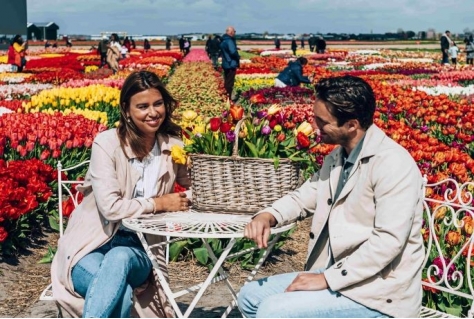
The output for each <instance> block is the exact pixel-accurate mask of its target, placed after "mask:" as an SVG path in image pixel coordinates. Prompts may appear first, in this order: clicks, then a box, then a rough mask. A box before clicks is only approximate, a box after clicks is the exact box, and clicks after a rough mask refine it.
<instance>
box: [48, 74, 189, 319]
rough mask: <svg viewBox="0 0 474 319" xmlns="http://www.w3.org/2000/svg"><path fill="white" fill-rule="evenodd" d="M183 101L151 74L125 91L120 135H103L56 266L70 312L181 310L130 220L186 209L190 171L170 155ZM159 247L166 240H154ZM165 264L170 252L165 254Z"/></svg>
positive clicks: (158, 313)
mask: <svg viewBox="0 0 474 319" xmlns="http://www.w3.org/2000/svg"><path fill="white" fill-rule="evenodd" d="M175 107H176V101H175V100H174V99H173V98H172V97H171V95H170V94H169V93H168V91H167V90H166V89H165V87H164V86H163V84H162V83H161V82H160V80H159V78H158V77H157V76H156V75H155V74H154V73H151V72H149V71H139V72H134V73H132V74H130V75H129V76H128V78H127V79H126V80H125V82H124V85H123V88H122V91H121V93H120V120H119V126H118V128H117V129H111V130H108V131H105V132H102V133H100V134H99V135H97V137H96V138H95V140H94V143H93V145H92V154H91V162H90V166H89V170H88V172H87V175H86V178H85V183H84V185H83V186H82V187H80V189H79V190H80V191H81V192H82V193H83V194H84V200H83V201H82V203H81V204H80V205H79V206H78V207H77V208H76V209H75V211H74V212H73V213H72V217H71V218H70V220H69V224H68V226H67V229H66V232H65V233H64V236H63V237H62V238H61V239H60V241H59V245H58V251H57V253H56V255H55V257H54V260H53V263H52V267H51V277H52V283H53V291H54V297H55V298H56V299H57V301H58V302H59V304H60V305H61V306H62V307H63V308H64V310H66V311H67V312H68V313H69V314H71V315H73V316H80V315H81V314H82V316H84V317H96V318H97V317H130V316H131V314H132V313H131V310H132V294H133V290H134V289H135V288H137V287H140V292H139V293H137V291H135V292H134V293H135V297H136V300H135V298H133V303H134V304H133V306H134V307H133V308H134V309H133V310H134V312H133V315H134V316H140V317H169V316H173V315H174V312H173V310H172V308H171V307H170V306H169V304H168V301H167V300H166V297H165V295H164V292H163V291H162V289H161V286H160V285H159V284H158V281H157V280H156V279H155V277H154V272H152V271H151V270H152V265H151V262H150V260H149V259H148V257H147V255H146V253H145V251H144V250H143V248H142V246H141V244H140V241H139V239H138V237H137V235H136V234H135V233H134V232H130V231H127V229H125V228H124V227H123V226H122V223H121V221H122V219H124V218H136V217H140V216H141V215H143V214H152V213H153V214H158V213H160V212H165V211H179V210H186V209H188V207H189V200H188V198H187V197H186V193H173V191H174V183H175V181H176V182H177V183H179V184H180V185H182V186H184V187H186V188H188V187H189V186H190V185H191V182H190V179H189V175H188V172H187V169H186V167H185V166H183V165H178V164H176V163H175V162H174V161H173V160H172V158H171V155H170V149H171V147H172V146H173V145H180V146H181V145H182V141H181V138H180V136H181V128H180V127H179V126H178V125H176V124H175V123H173V122H172V120H171V118H172V113H173V111H174V109H175ZM147 240H148V242H149V243H158V242H160V241H162V238H158V237H156V236H155V237H154V236H152V237H150V238H147ZM158 253H159V255H158V257H159V259H160V261H161V262H160V265H161V266H162V267H166V265H165V263H164V253H163V250H162V249H161V250H160V251H159V252H158Z"/></svg>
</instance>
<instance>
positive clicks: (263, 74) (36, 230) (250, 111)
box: [0, 48, 474, 309]
mask: <svg viewBox="0 0 474 319" xmlns="http://www.w3.org/2000/svg"><path fill="white" fill-rule="evenodd" d="M297 55H298V56H305V57H306V58H307V59H308V61H309V63H308V65H306V66H305V67H304V73H305V75H314V81H317V80H318V79H321V78H324V77H331V76H338V75H344V74H350V75H355V76H360V77H362V78H364V79H366V80H367V81H368V82H369V83H370V84H371V85H372V87H373V89H374V91H375V94H376V98H377V110H376V114H375V124H376V125H377V126H379V127H380V128H382V129H383V130H384V131H385V132H386V133H387V134H388V135H389V136H390V137H391V138H392V139H394V140H395V141H397V142H398V143H399V144H400V145H402V146H403V147H404V148H406V149H407V150H408V151H409V152H410V154H411V155H412V156H413V158H414V159H415V160H416V162H417V163H418V167H419V169H420V171H421V173H422V174H423V175H426V177H427V179H428V182H429V183H433V182H436V181H441V180H443V179H446V178H452V179H454V180H456V181H458V182H460V183H464V182H467V181H472V180H473V176H474V160H473V155H474V134H473V129H474V128H473V125H474V109H473V104H474V69H473V68H472V67H470V66H465V65H463V64H461V65H458V68H457V69H454V68H453V67H451V66H443V65H441V64H440V63H439V59H440V53H438V52H436V53H432V52H428V51H419V50H417V51H408V50H350V49H348V50H329V51H328V52H327V53H326V54H315V53H311V52H309V51H304V50H298V51H297ZM241 56H242V60H241V67H240V69H238V71H237V76H236V82H235V87H234V92H235V94H236V95H237V96H238V100H237V102H236V103H235V104H237V105H239V107H240V106H241V107H242V108H243V109H244V110H245V114H246V116H248V117H255V118H259V119H262V118H263V117H262V116H261V115H262V114H263V113H262V112H264V113H265V116H264V118H265V120H264V121H268V123H267V122H265V123H264V124H262V123H261V122H258V123H257V124H259V125H260V124H262V125H263V126H262V132H263V129H265V131H264V134H266V135H270V134H272V132H273V131H275V139H271V138H270V139H268V141H267V142H265V143H273V142H272V141H276V139H278V138H279V137H280V140H278V141H283V140H284V138H285V136H283V137H282V135H281V134H285V132H290V131H291V130H293V129H294V130H295V131H297V133H302V134H299V135H297V138H296V139H295V141H294V143H296V144H294V145H295V151H296V150H298V151H301V149H306V153H305V154H306V157H305V158H304V159H305V161H306V162H305V164H306V166H304V169H305V174H306V175H305V176H309V175H310V174H311V173H312V172H313V171H314V170H315V169H317V168H318V167H319V165H320V164H321V163H322V160H323V158H324V156H325V155H327V154H328V153H329V152H330V151H331V150H332V149H333V148H334V146H331V145H323V144H319V143H318V141H317V139H311V141H309V140H308V138H307V136H309V135H311V134H308V133H310V132H305V131H306V129H307V128H308V127H309V124H310V123H311V122H312V120H313V114H312V103H313V101H314V96H313V90H312V88H311V86H309V85H307V86H301V87H296V88H275V87H273V83H274V79H275V77H276V76H277V74H278V73H279V72H280V71H281V70H283V68H285V66H286V65H287V63H288V60H289V59H290V58H291V51H286V50H279V51H276V50H263V49H253V50H247V51H245V52H241ZM6 60H7V57H6V52H3V53H1V52H0V181H1V182H0V253H1V254H7V255H8V254H18V252H19V251H21V248H22V247H25V246H27V245H28V243H29V242H30V241H31V239H32V238H34V237H35V236H38V235H40V234H41V233H42V232H43V231H44V230H45V229H49V230H51V229H57V226H58V216H57V208H58V205H62V206H63V208H64V211H65V214H66V215H67V214H70V213H71V211H72V208H73V206H72V201H71V200H70V199H68V198H62V199H58V198H57V197H56V191H57V182H56V179H57V176H56V174H57V173H56V165H57V162H58V160H60V161H61V163H62V164H63V167H69V166H73V165H75V164H78V163H79V162H81V161H84V160H86V159H88V157H89V156H90V149H91V145H92V142H93V139H94V137H95V136H96V135H97V134H98V133H99V132H101V131H104V130H106V129H108V128H113V127H115V126H116V125H117V121H118V118H119V111H118V99H119V94H120V89H121V86H122V83H123V81H124V79H125V78H126V77H127V75H128V74H129V73H130V72H132V71H133V70H140V69H147V70H150V71H153V72H155V73H157V74H158V75H159V76H160V77H161V78H162V79H163V81H164V82H165V83H167V88H168V89H169V91H170V92H171V93H172V95H173V96H174V97H175V98H176V99H177V100H178V101H179V107H178V109H177V111H176V113H175V115H176V121H177V122H178V123H179V124H180V125H181V126H182V128H183V131H184V135H185V142H186V144H187V145H188V147H187V149H189V143H190V140H189V139H188V138H190V136H189V135H193V136H195V135H196V134H203V133H204V132H205V131H206V130H207V129H208V128H209V127H210V125H211V124H212V125H213V129H215V130H217V131H218V130H219V129H220V130H223V129H225V130H226V132H228V131H230V130H232V129H233V124H232V121H226V118H228V117H229V116H230V115H229V112H228V111H229V109H230V108H231V107H232V106H231V105H230V104H231V103H230V102H228V101H227V100H226V97H225V90H224V86H223V84H224V83H223V77H222V73H221V72H220V71H221V70H218V71H216V70H214V69H213V67H212V65H211V62H210V60H209V58H208V57H207V55H206V53H205V51H204V50H202V49H198V48H193V49H192V50H191V52H190V54H188V55H187V56H186V57H184V58H183V56H182V54H181V53H180V52H179V51H174V50H171V51H164V50H150V51H148V52H147V53H145V52H143V50H140V49H136V50H133V51H132V52H131V53H130V56H128V57H127V58H125V59H122V60H121V61H120V63H119V64H120V71H119V72H117V73H116V74H115V75H114V74H112V72H111V71H110V70H109V69H108V68H107V67H105V68H99V65H100V57H99V55H97V53H96V52H89V51H87V50H84V51H81V50H70V49H54V51H52V50H48V51H45V50H36V51H30V52H28V63H27V65H26V68H25V70H24V73H10V72H9V66H8V65H7V64H6ZM271 108H272V109H271ZM277 111H278V113H276V112H277ZM217 120H219V122H217ZM254 124H255V123H254ZM227 136H232V134H227ZM232 138H233V139H235V138H236V137H235V136H233V137H232ZM229 141H231V140H230V139H229ZM270 146H271V145H268V147H267V146H264V145H260V147H261V148H266V149H267V150H268V149H271V147H270ZM185 149H186V148H185ZM250 150H251V151H252V152H253V151H254V150H253V149H252V148H251V149H250ZM290 155H291V154H290ZM180 156H184V155H183V153H180ZM183 161H184V160H183ZM84 173H85V172H84V171H83V170H82V171H73V172H72V173H71V174H70V175H69V176H68V179H78V178H81V177H82V176H84ZM176 187H177V189H179V185H177V186H176ZM427 192H429V195H430V196H431V197H432V198H439V199H442V195H441V194H442V193H441V191H439V190H437V189H428V190H427ZM394 218H396V216H394ZM440 218H441V217H440ZM463 220H464V227H462V228H459V229H458V230H456V231H455V233H453V231H452V230H449V231H448V230H445V231H444V230H440V233H439V234H438V235H439V236H440V237H441V238H445V241H444V244H445V246H443V247H444V248H445V250H446V256H445V258H446V259H449V258H451V256H450V254H453V253H455V252H457V251H459V247H461V244H462V243H463V242H464V241H465V240H466V239H467V238H469V237H468V236H470V234H472V231H473V228H474V221H473V220H472V218H470V216H465V217H464V218H463ZM422 232H423V234H424V236H425V237H426V238H427V236H428V235H427V232H428V226H427V225H426V226H425V227H424V228H423V229H422ZM444 236H445V237H444ZM426 238H425V239H426ZM456 247H458V248H456ZM456 249H457V250H456ZM434 262H436V261H434ZM473 262H474V261H473ZM426 294H427V295H426V296H427V297H426V298H428V299H429V298H431V299H429V300H431V302H435V303H438V304H442V303H445V304H446V305H450V306H451V307H454V306H456V305H457V304H456V302H452V303H450V302H449V301H443V299H442V298H443V297H442V295H441V293H440V292H436V291H434V292H433V291H429V292H426ZM437 294H439V296H437ZM459 307H460V308H463V309H464V308H465V305H460V306H459Z"/></svg>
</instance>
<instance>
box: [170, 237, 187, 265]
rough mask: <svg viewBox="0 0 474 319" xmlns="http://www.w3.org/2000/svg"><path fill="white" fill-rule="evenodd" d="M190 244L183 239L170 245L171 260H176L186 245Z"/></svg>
mask: <svg viewBox="0 0 474 319" xmlns="http://www.w3.org/2000/svg"><path fill="white" fill-rule="evenodd" d="M187 244H188V242H187V241H186V240H181V241H177V242H174V243H172V244H171V245H170V248H169V254H170V260H171V261H176V260H178V257H179V255H180V254H181V252H182V251H183V249H184V247H185V246H186V245H187Z"/></svg>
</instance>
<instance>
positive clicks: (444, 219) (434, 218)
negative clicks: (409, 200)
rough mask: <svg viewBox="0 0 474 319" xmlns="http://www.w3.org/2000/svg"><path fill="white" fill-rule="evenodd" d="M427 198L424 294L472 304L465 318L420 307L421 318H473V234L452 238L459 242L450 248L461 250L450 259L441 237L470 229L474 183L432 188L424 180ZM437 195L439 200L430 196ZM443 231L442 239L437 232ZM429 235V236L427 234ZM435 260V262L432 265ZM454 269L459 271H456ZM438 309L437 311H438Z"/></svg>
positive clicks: (451, 182) (450, 311)
mask: <svg viewBox="0 0 474 319" xmlns="http://www.w3.org/2000/svg"><path fill="white" fill-rule="evenodd" d="M426 189H428V190H429V191H430V194H429V195H428V196H427V195H425V198H424V203H423V205H424V209H425V214H426V219H427V221H428V225H427V226H428V227H426V226H424V227H423V228H422V231H423V234H424V235H425V236H428V237H427V240H428V242H427V245H426V251H425V260H424V262H423V268H424V272H425V271H426V277H427V278H426V279H424V280H423V281H422V286H423V287H424V289H425V290H430V291H431V292H428V293H430V294H431V293H434V294H442V293H443V294H446V295H449V296H451V297H452V298H459V299H464V300H466V303H471V306H470V309H469V310H468V311H467V314H462V313H460V312H455V311H453V310H454V309H448V308H446V310H445V311H441V310H436V309H433V308H434V306H435V305H433V303H431V304H427V305H423V307H422V309H421V313H420V316H421V317H423V318H450V317H460V316H464V315H467V317H469V318H472V317H473V314H474V303H473V300H474V288H473V278H472V274H471V269H472V267H473V266H472V265H471V263H472V262H473V259H472V258H474V256H473V254H474V233H473V232H472V230H470V232H471V233H469V231H465V230H464V233H465V236H464V240H463V241H462V240H461V238H463V237H459V238H454V240H456V241H459V242H458V243H453V245H458V244H460V245H461V247H462V248H461V249H460V250H459V251H458V252H457V253H455V254H454V253H453V255H448V253H447V252H446V251H445V250H443V248H442V247H445V244H446V242H447V239H446V238H445V236H444V233H448V231H450V232H451V231H452V232H453V233H454V234H455V235H456V234H461V233H462V232H463V229H466V228H465V227H469V226H471V225H472V221H471V218H472V220H474V207H473V206H472V203H473V200H474V182H466V183H463V184H460V183H458V182H457V181H455V180H453V179H446V180H443V181H439V182H437V183H433V184H427V179H426V177H425V190H426ZM431 193H433V194H438V195H441V198H439V197H440V196H437V197H438V198H432V197H434V196H432V195H431ZM441 231H442V233H441V235H440V232H441ZM426 232H428V233H426ZM433 258H437V262H436V263H435V262H433V261H434V259H433ZM456 265H458V266H460V267H462V268H460V269H457V268H456ZM438 308H439V307H438Z"/></svg>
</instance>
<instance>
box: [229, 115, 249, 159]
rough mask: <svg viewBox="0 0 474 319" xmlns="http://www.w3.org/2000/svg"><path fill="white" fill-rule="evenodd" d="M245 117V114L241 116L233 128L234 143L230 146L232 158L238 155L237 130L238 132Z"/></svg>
mask: <svg viewBox="0 0 474 319" xmlns="http://www.w3.org/2000/svg"><path fill="white" fill-rule="evenodd" d="M245 119H246V117H245V116H243V117H242V118H241V119H240V120H239V121H238V122H237V124H236V125H235V129H234V134H235V143H234V146H233V148H232V157H233V158H237V157H239V153H238V152H239V132H240V127H241V126H242V124H243V123H244V120H245Z"/></svg>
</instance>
